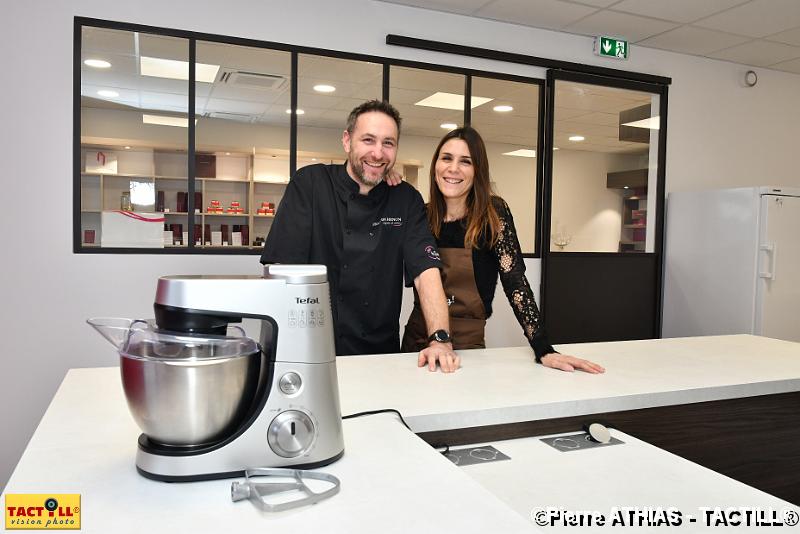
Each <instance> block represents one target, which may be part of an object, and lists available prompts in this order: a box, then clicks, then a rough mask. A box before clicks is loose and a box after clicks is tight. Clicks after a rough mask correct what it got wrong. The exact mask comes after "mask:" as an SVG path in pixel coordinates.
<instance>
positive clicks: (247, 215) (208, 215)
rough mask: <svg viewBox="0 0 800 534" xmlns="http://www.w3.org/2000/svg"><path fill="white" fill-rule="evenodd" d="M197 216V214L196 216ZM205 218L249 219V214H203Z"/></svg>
mask: <svg viewBox="0 0 800 534" xmlns="http://www.w3.org/2000/svg"><path fill="white" fill-rule="evenodd" d="M195 215H197V214H195ZM202 215H203V216H204V217H249V216H250V214H249V213H203V214H202Z"/></svg>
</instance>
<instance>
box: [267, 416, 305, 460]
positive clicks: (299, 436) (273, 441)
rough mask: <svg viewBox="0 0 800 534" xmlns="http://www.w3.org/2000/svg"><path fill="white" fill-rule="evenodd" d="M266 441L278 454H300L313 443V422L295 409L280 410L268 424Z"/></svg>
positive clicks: (288, 455) (285, 455)
mask: <svg viewBox="0 0 800 534" xmlns="http://www.w3.org/2000/svg"><path fill="white" fill-rule="evenodd" d="M267 441H268V442H269V446H270V448H272V450H273V451H275V454H277V455H278V456H283V457H284V458H294V457H296V456H300V455H302V454H303V453H305V452H306V451H307V450H308V449H309V448H311V445H312V444H313V443H314V422H313V421H311V418H310V417H309V416H307V415H306V414H304V413H303V412H300V411H297V410H287V411H285V412H281V413H280V414H278V416H277V417H276V418H275V419H273V420H272V423H271V424H270V425H269V433H268V435H267Z"/></svg>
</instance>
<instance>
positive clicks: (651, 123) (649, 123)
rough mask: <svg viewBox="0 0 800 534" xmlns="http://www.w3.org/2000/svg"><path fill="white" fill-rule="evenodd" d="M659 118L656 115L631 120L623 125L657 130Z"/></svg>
mask: <svg viewBox="0 0 800 534" xmlns="http://www.w3.org/2000/svg"><path fill="white" fill-rule="evenodd" d="M660 119H661V118H660V117H658V116H655V117H650V118H647V119H641V120H638V121H633V122H626V123H624V124H623V126H633V127H634V128H648V129H650V130H658V129H659V127H660V124H661V120H660Z"/></svg>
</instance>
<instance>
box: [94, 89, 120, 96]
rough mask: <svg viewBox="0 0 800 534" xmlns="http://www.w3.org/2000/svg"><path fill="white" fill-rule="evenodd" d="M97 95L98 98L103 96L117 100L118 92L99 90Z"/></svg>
mask: <svg viewBox="0 0 800 534" xmlns="http://www.w3.org/2000/svg"><path fill="white" fill-rule="evenodd" d="M97 94H98V95H100V96H104V97H106V98H117V97H118V96H119V93H118V92H116V91H112V90H110V89H100V90H99V91H97Z"/></svg>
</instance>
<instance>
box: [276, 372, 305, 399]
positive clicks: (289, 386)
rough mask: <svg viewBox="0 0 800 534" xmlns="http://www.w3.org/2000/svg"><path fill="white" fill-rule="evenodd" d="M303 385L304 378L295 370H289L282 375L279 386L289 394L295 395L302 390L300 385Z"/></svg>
mask: <svg viewBox="0 0 800 534" xmlns="http://www.w3.org/2000/svg"><path fill="white" fill-rule="evenodd" d="M302 385H303V379H301V378H300V375H298V374H297V373H295V372H288V373H286V374H285V375H283V376H282V377H281V379H280V380H279V381H278V387H279V388H281V391H283V392H284V393H285V394H287V395H294V394H295V393H297V392H298V391H300V386H302Z"/></svg>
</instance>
